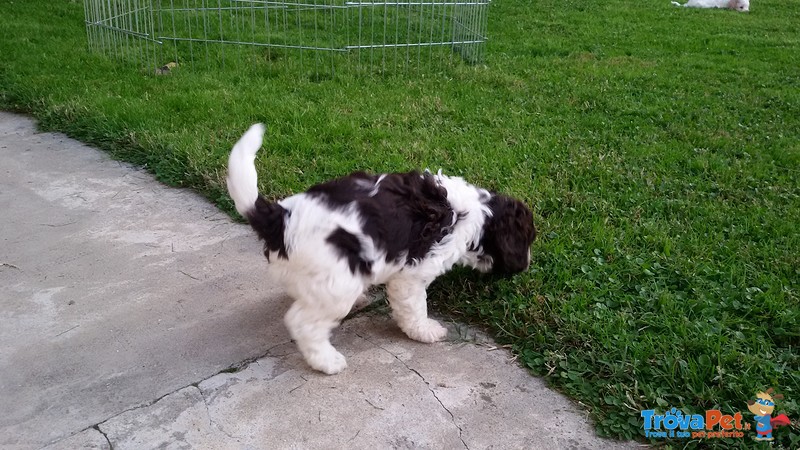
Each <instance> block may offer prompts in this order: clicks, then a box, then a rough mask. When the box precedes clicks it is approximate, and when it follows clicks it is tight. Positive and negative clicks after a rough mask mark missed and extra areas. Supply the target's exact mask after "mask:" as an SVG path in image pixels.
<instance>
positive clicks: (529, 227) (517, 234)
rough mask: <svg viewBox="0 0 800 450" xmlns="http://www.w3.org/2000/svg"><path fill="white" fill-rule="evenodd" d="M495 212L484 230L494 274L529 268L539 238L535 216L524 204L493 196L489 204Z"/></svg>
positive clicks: (486, 251) (482, 240) (486, 250)
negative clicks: (532, 252) (535, 243)
mask: <svg viewBox="0 0 800 450" xmlns="http://www.w3.org/2000/svg"><path fill="white" fill-rule="evenodd" d="M487 205H488V206H489V208H490V209H491V210H492V217H490V218H488V219H487V221H486V224H485V225H484V227H483V237H482V238H481V247H482V248H483V251H484V253H485V254H487V255H489V256H491V257H492V260H493V262H494V263H493V265H492V272H497V273H502V274H513V273H518V272H522V271H524V270H525V269H527V268H528V250H529V249H530V246H531V244H532V243H533V241H534V240H535V239H536V227H535V226H534V225H533V213H531V210H530V209H529V208H528V207H527V206H526V205H525V204H524V203H522V202H521V201H519V200H516V199H513V198H511V197H506V196H504V195H493V196H492V198H491V199H489V201H488V202H487Z"/></svg>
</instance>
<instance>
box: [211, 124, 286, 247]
mask: <svg viewBox="0 0 800 450" xmlns="http://www.w3.org/2000/svg"><path fill="white" fill-rule="evenodd" d="M264 130H265V127H264V124H261V123H257V124H255V125H253V126H251V127H250V129H248V130H247V132H246V133H245V134H244V135H243V136H242V137H241V138H239V141H237V142H236V145H234V146H233V150H232V151H231V155H230V156H229V157H228V178H227V180H226V181H227V184H228V193H229V194H230V196H231V198H232V199H233V202H234V204H236V211H239V214H241V215H242V216H243V217H244V218H246V219H247V221H248V222H250V226H252V227H253V229H254V230H255V231H256V233H258V236H259V237H260V238H261V239H262V240H263V241H264V254H265V255H266V256H267V258H269V254H270V252H278V256H279V257H284V258H285V257H286V247H285V245H284V240H283V231H284V222H285V213H286V210H285V209H284V208H283V207H282V206H281V205H279V204H278V203H270V202H268V201H267V200H266V199H264V197H262V196H261V195H259V193H258V174H257V173H256V165H255V160H256V152H258V149H259V148H261V144H262V142H263V139H264Z"/></svg>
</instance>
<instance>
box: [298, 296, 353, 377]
mask: <svg viewBox="0 0 800 450" xmlns="http://www.w3.org/2000/svg"><path fill="white" fill-rule="evenodd" d="M329 287H330V286H310V285H309V286H303V287H299V288H298V289H294V292H293V296H294V297H295V302H294V304H292V306H291V307H290V308H289V311H288V312H287V313H286V317H284V322H285V323H286V328H288V329H289V334H290V335H291V336H292V339H294V341H295V342H296V343H297V347H298V349H299V350H300V353H302V354H303V357H304V358H305V360H306V362H307V363H308V365H309V366H311V367H312V368H314V369H316V370H319V371H320V372H324V373H326V374H328V375H333V374H336V373H339V372H341V371H342V370H344V369H345V368H346V367H347V360H346V359H345V357H344V355H342V354H341V353H339V352H338V351H337V350H336V349H335V348H334V347H333V345H331V341H330V336H331V331H332V330H333V329H334V328H335V327H336V326H338V325H339V322H340V321H341V320H342V318H344V317H345V316H346V315H347V313H348V312H349V311H350V308H351V307H352V306H353V303H355V301H356V298H357V297H358V293H359V291H354V292H341V291H339V292H334V291H336V290H335V289H329Z"/></svg>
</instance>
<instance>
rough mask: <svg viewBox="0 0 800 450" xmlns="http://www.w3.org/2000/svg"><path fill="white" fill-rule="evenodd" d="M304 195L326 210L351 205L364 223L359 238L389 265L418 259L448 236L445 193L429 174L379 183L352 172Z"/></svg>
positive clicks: (448, 211) (395, 175) (449, 219)
mask: <svg viewBox="0 0 800 450" xmlns="http://www.w3.org/2000/svg"><path fill="white" fill-rule="evenodd" d="M379 179H380V183H378V186H377V189H376V188H375V183H377V182H378V180H379ZM306 192H307V194H309V195H311V196H313V197H316V198H319V199H322V200H323V201H324V202H325V203H326V204H327V205H328V207H330V208H343V207H346V206H348V205H350V204H353V203H354V204H355V207H356V209H357V211H358V213H359V214H360V216H361V219H362V220H363V224H364V228H363V231H364V233H365V234H366V235H367V236H369V237H370V238H372V240H373V241H374V242H375V246H376V247H377V248H378V249H380V250H383V251H385V252H386V261H389V262H394V261H399V260H400V259H401V258H402V257H403V256H405V261H404V263H406V264H409V263H411V262H412V261H413V260H419V259H422V258H423V257H424V256H425V255H426V254H427V253H428V252H429V251H430V249H431V247H432V246H433V245H434V244H436V243H437V242H439V241H441V240H442V238H444V237H445V236H446V235H447V234H449V233H450V231H451V229H452V225H453V210H452V209H451V207H450V204H449V203H448V202H447V190H446V189H444V188H443V187H442V186H440V185H438V184H437V183H436V180H435V178H434V177H433V175H432V174H429V173H425V174H420V173H419V172H416V171H412V172H408V173H393V174H387V175H384V176H383V178H382V179H381V178H380V176H378V175H369V174H366V173H364V172H355V173H353V174H351V175H349V176H346V177H343V178H339V179H336V180H332V181H328V182H326V183H322V184H318V185H316V186H314V187H312V188H311V189H309V190H308V191H306ZM370 194H373V195H370Z"/></svg>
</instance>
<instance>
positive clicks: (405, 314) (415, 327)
mask: <svg viewBox="0 0 800 450" xmlns="http://www.w3.org/2000/svg"><path fill="white" fill-rule="evenodd" d="M426 287H427V283H425V282H423V281H421V280H417V279H414V278H413V277H403V276H401V277H398V278H395V279H392V280H391V281H389V282H388V283H387V284H386V294H387V296H388V298H389V305H391V307H392V316H393V317H394V320H395V321H397V324H398V325H400V329H402V330H403V332H404V333H405V334H406V335H408V337H410V338H411V339H414V340H415V341H420V342H426V343H430V342H436V341H441V340H442V339H444V337H445V336H447V328H445V327H443V326H442V325H441V324H439V322H437V321H435V320H433V319H429V318H428V304H427V294H426V292H425V288H426Z"/></svg>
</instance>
